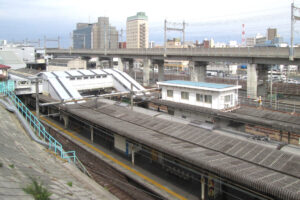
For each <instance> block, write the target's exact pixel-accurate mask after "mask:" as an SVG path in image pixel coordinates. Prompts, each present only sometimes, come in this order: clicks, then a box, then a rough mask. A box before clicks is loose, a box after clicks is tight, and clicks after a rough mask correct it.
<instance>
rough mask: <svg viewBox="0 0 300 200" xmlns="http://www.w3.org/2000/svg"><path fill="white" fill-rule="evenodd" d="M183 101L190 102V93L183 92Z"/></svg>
mask: <svg viewBox="0 0 300 200" xmlns="http://www.w3.org/2000/svg"><path fill="white" fill-rule="evenodd" d="M181 99H186V100H189V93H188V92H181Z"/></svg>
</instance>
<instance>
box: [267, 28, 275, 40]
mask: <svg viewBox="0 0 300 200" xmlns="http://www.w3.org/2000/svg"><path fill="white" fill-rule="evenodd" d="M267 36H268V38H267V40H273V39H275V38H276V37H277V29H276V28H268V30H267Z"/></svg>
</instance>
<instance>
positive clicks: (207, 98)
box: [204, 95, 212, 103]
mask: <svg viewBox="0 0 300 200" xmlns="http://www.w3.org/2000/svg"><path fill="white" fill-rule="evenodd" d="M204 101H205V103H211V102H212V98H211V95H204Z"/></svg>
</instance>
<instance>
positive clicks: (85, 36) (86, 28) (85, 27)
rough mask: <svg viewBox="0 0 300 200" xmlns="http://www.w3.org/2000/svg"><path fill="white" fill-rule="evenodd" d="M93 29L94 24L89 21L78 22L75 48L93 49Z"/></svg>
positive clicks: (74, 33) (74, 37) (74, 35)
mask: <svg viewBox="0 0 300 200" xmlns="http://www.w3.org/2000/svg"><path fill="white" fill-rule="evenodd" d="M92 29H93V25H92V24H88V23H78V24H77V26H76V30H74V31H73V48H74V49H91V48H92V42H91V39H92Z"/></svg>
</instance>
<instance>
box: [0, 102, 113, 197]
mask: <svg viewBox="0 0 300 200" xmlns="http://www.w3.org/2000/svg"><path fill="white" fill-rule="evenodd" d="M0 127H1V128H0V200H1V199H5V200H6V199H25V200H27V199H33V197H32V196H31V195H29V194H26V193H25V192H24V191H23V188H25V187H27V186H28V185H31V184H32V179H35V180H37V182H38V183H42V184H43V187H44V188H46V189H47V190H48V191H50V192H51V193H52V195H51V196H50V198H51V199H97V200H98V199H103V200H105V199H107V200H116V199H117V198H116V197H115V196H113V195H112V194H111V193H109V192H108V191H107V190H106V189H105V188H103V187H101V186H100V185H98V184H97V183H96V182H94V181H93V180H91V179H90V178H89V177H87V176H86V175H84V174H83V173H82V172H80V171H79V170H78V169H77V168H76V167H75V166H73V165H72V164H70V163H68V162H66V161H64V160H62V159H61V158H59V157H57V156H55V155H53V153H51V152H50V151H48V150H47V149H46V148H44V147H42V146H41V145H39V144H37V143H35V142H33V141H32V140H31V139H30V138H29V137H28V136H27V134H26V132H25V131H24V130H23V128H22V127H21V125H20V124H19V122H18V120H17V118H16V117H15V115H14V114H13V113H10V112H8V111H7V110H6V109H5V108H4V107H3V106H0Z"/></svg>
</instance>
